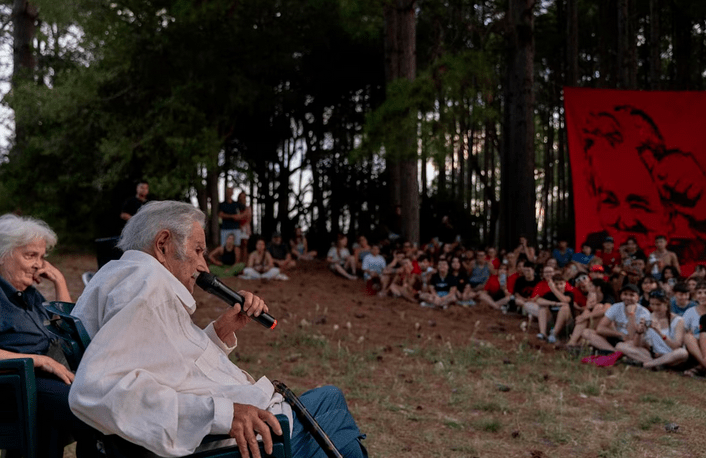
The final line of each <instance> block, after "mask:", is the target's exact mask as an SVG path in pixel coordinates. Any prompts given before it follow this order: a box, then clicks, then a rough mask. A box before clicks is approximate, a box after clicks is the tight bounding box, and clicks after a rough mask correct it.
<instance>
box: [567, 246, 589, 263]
mask: <svg viewBox="0 0 706 458" xmlns="http://www.w3.org/2000/svg"><path fill="white" fill-rule="evenodd" d="M591 259H593V254H591V245H589V244H588V243H584V244H583V245H581V251H579V252H578V253H574V254H573V255H572V256H571V260H572V261H573V262H575V263H576V264H579V265H580V266H584V267H586V266H588V263H589V262H591Z"/></svg>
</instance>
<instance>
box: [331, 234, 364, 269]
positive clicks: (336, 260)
mask: <svg viewBox="0 0 706 458" xmlns="http://www.w3.org/2000/svg"><path fill="white" fill-rule="evenodd" d="M326 262H328V263H329V264H328V265H329V269H331V270H332V271H333V272H334V273H337V274H338V275H340V276H342V277H345V278H347V279H349V280H355V279H356V278H358V277H356V275H355V274H356V268H357V263H356V262H355V258H354V257H353V255H351V252H350V251H348V237H346V236H345V235H343V234H338V238H337V239H336V245H334V246H332V247H331V249H330V250H328V253H327V254H326Z"/></svg>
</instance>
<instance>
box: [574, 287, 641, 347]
mask: <svg viewBox="0 0 706 458" xmlns="http://www.w3.org/2000/svg"><path fill="white" fill-rule="evenodd" d="M639 299H640V291H639V290H638V289H637V286H635V285H633V284H627V285H625V286H623V288H622V289H621V291H620V300H621V301H622V302H618V303H616V304H613V305H612V306H611V307H610V308H609V309H608V310H607V311H606V312H605V316H603V318H601V321H600V322H599V323H598V327H597V328H596V330H595V331H594V330H593V329H586V330H584V332H583V338H584V339H586V340H587V341H588V343H589V344H590V345H591V346H593V347H595V348H597V349H599V350H605V351H611V352H614V351H616V350H619V351H622V350H621V345H622V344H624V343H625V342H629V341H631V340H633V339H634V338H635V334H636V333H637V334H643V333H644V332H645V331H646V330H647V327H649V326H650V323H651V319H650V311H649V310H647V309H646V308H645V307H643V306H641V305H640V304H638V303H637V302H638V300H639Z"/></svg>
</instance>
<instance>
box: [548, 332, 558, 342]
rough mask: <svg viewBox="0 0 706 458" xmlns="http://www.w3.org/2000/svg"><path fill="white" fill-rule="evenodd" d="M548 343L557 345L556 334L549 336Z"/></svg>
mask: <svg viewBox="0 0 706 458" xmlns="http://www.w3.org/2000/svg"><path fill="white" fill-rule="evenodd" d="M547 342H549V343H550V344H553V343H556V336H555V335H554V334H549V337H547Z"/></svg>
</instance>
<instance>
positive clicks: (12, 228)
mask: <svg viewBox="0 0 706 458" xmlns="http://www.w3.org/2000/svg"><path fill="white" fill-rule="evenodd" d="M56 241H57V238H56V234H55V233H54V231H53V230H51V228H50V227H49V226H48V225H47V224H46V223H45V222H44V221H40V220H37V219H34V218H28V217H19V216H15V215H10V214H8V215H3V216H1V217H0V360H2V359H16V358H30V359H32V361H33V363H34V369H35V371H34V374H35V385H36V389H37V394H36V401H37V435H38V437H37V444H38V454H37V456H39V457H43V458H44V457H48V458H61V457H63V456H64V444H65V443H69V442H70V440H69V439H70V437H71V436H73V437H74V439H76V440H78V444H77V447H76V456H77V457H78V458H82V457H87V456H95V455H97V452H96V444H95V436H94V433H95V432H94V431H93V430H92V429H91V428H89V427H88V426H87V425H86V424H84V423H83V422H81V421H80V420H79V419H78V418H76V416H75V415H74V414H73V413H71V410H70V409H69V402H68V399H69V388H70V386H71V383H72V382H73V380H74V374H73V373H72V372H71V371H70V370H69V369H68V368H67V367H66V366H65V364H66V359H65V358H64V355H63V353H62V351H61V348H60V347H59V344H58V343H57V342H56V340H55V338H54V336H53V335H52V334H51V333H49V331H48V330H47V329H46V328H45V327H44V322H45V321H48V320H50V319H51V315H50V314H49V313H48V312H47V311H46V309H45V308H44V307H43V306H42V303H43V302H44V301H45V298H44V296H42V294H41V293H40V292H39V291H37V289H36V288H35V287H34V285H35V283H37V284H38V283H40V282H41V281H42V280H48V281H49V282H51V283H52V284H53V286H54V292H55V298H56V300H58V301H64V302H71V296H70V294H69V289H68V287H67V286H66V280H65V278H64V276H63V275H62V274H61V272H60V271H59V270H58V269H57V268H56V267H54V266H53V265H51V264H50V263H49V262H48V261H46V260H45V259H44V255H45V254H46V252H47V250H51V249H52V247H54V245H56ZM3 394H4V393H3ZM3 402H10V401H9V400H8V399H7V398H6V397H5V399H4V400H3ZM52 436H54V437H56V438H57V439H58V442H59V443H58V444H56V445H57V448H56V449H54V450H52V449H51V447H50V445H52V440H51V438H52Z"/></svg>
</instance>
